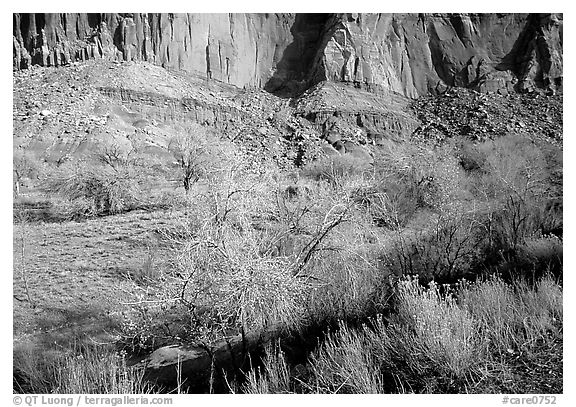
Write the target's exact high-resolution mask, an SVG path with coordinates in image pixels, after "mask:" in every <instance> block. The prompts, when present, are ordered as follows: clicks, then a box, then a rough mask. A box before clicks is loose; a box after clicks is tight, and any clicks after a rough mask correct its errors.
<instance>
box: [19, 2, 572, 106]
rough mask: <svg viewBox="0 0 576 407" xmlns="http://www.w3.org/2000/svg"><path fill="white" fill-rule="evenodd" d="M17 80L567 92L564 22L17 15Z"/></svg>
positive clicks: (536, 18)
mask: <svg viewBox="0 0 576 407" xmlns="http://www.w3.org/2000/svg"><path fill="white" fill-rule="evenodd" d="M13 25H14V27H13V28H14V34H13V35H14V38H13V43H14V48H13V67H14V69H26V68H29V67H30V66H31V65H42V66H60V65H64V64H67V63H70V62H73V61H78V60H85V59H90V58H107V59H113V60H124V61H133V60H144V61H150V62H153V63H155V64H158V65H161V66H163V67H166V68H170V69H177V70H184V71H188V72H194V73H199V74H201V75H203V76H205V77H206V78H207V79H208V80H210V79H213V80H218V81H222V82H225V83H230V84H233V85H236V86H239V87H263V88H265V89H266V90H268V91H270V92H274V93H277V94H281V95H282V94H284V95H287V96H292V95H295V94H298V93H300V92H302V91H304V90H306V89H308V88H310V87H311V86H313V85H314V84H316V83H318V82H321V81H324V80H327V81H335V82H346V83H350V84H353V85H355V86H356V87H361V88H364V89H367V90H373V91H392V92H397V93H400V94H402V95H405V96H408V97H418V96H420V95H424V94H428V93H431V92H432V93H434V92H442V91H444V90H445V89H446V88H447V87H449V86H463V87H470V88H473V89H476V90H478V91H481V92H500V93H506V92H510V91H512V90H517V91H530V90H532V89H533V88H535V87H540V88H546V89H549V90H550V91H556V90H558V89H561V87H562V15H561V14H560V15H556V14H296V15H294V14H172V13H164V14H154V13H124V14H105V13H104V14H57V13H53V14H18V13H16V14H14V15H13Z"/></svg>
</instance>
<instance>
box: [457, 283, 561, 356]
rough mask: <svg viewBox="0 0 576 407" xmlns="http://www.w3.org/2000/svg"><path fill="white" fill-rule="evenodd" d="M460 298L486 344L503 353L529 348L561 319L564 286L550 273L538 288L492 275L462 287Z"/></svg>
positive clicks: (538, 284) (537, 285) (552, 329)
mask: <svg viewBox="0 0 576 407" xmlns="http://www.w3.org/2000/svg"><path fill="white" fill-rule="evenodd" d="M458 298H459V303H460V306H461V307H463V308H465V309H467V310H468V311H469V312H470V313H471V314H472V315H473V316H474V318H475V319H476V320H478V321H479V324H480V326H479V329H480V331H481V334H482V337H483V338H484V340H485V342H484V343H485V344H486V346H488V347H489V349H491V350H492V351H498V352H500V353H503V352H508V351H510V350H512V351H515V350H518V349H529V348H530V346H531V345H533V344H534V343H535V342H536V341H538V340H539V339H543V338H545V337H546V334H547V332H551V331H553V332H555V331H556V327H557V326H558V322H560V321H562V315H563V311H562V289H561V287H560V286H559V285H558V284H557V283H556V282H555V281H554V280H553V279H552V277H551V276H549V275H547V276H545V277H544V278H542V279H540V280H539V281H538V282H537V283H536V285H535V287H530V286H529V285H528V283H526V282H525V281H523V280H518V281H516V282H515V283H514V284H512V285H511V284H507V283H505V282H504V281H503V280H502V279H501V278H498V277H493V278H490V279H488V280H486V281H484V282H482V283H474V284H471V285H469V286H463V287H461V288H460V289H459V291H458Z"/></svg>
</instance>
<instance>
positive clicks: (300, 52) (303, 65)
mask: <svg viewBox="0 0 576 407" xmlns="http://www.w3.org/2000/svg"><path fill="white" fill-rule="evenodd" d="M332 18H333V16H332V14H319V13H315V14H298V15H296V19H295V21H294V24H293V25H292V27H291V28H290V32H291V34H292V37H293V41H292V43H290V44H289V45H288V46H287V47H286V49H285V50H284V52H283V53H282V57H281V58H280V61H278V64H277V65H276V71H275V73H274V75H273V76H272V77H271V78H270V79H269V80H268V82H266V85H264V90H266V91H267V92H270V93H272V94H274V95H276V96H279V97H282V98H291V97H294V96H296V95H298V94H300V93H302V92H303V91H304V90H306V89H307V88H308V87H309V86H310V85H311V80H310V78H311V76H312V74H313V72H312V71H313V70H314V67H315V63H314V62H315V61H316V59H317V55H318V52H319V49H320V47H322V42H323V37H324V35H323V34H324V33H325V32H326V27H327V25H328V23H329V22H330V21H331V20H332ZM323 45H324V46H325V44H323ZM322 48H323V47H322Z"/></svg>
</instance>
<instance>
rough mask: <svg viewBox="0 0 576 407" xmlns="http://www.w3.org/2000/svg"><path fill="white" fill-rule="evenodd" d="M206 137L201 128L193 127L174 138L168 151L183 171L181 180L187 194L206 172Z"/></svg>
mask: <svg viewBox="0 0 576 407" xmlns="http://www.w3.org/2000/svg"><path fill="white" fill-rule="evenodd" d="M205 136H206V135H205V133H204V130H203V129H202V128H201V127H200V126H197V127H192V128H189V129H186V131H184V132H182V133H180V134H178V135H177V136H175V137H173V138H172V139H171V140H170V143H169V145H168V150H169V151H170V153H171V154H172V156H173V157H174V158H175V159H176V161H177V162H178V165H179V166H180V168H181V170H182V172H181V173H180V180H181V181H182V186H183V187H184V190H185V191H186V193H188V191H190V187H191V185H192V184H193V183H195V182H196V181H198V180H199V179H200V177H201V176H202V174H203V172H204V168H205V164H206V158H207V142H206V137H205Z"/></svg>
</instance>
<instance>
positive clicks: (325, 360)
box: [308, 326, 385, 393]
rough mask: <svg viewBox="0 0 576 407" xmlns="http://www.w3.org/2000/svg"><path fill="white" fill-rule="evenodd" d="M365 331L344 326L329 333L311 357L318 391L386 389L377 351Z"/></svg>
mask: <svg viewBox="0 0 576 407" xmlns="http://www.w3.org/2000/svg"><path fill="white" fill-rule="evenodd" d="M368 341H369V339H368V337H367V334H366V331H365V330H361V331H355V330H352V329H349V328H346V327H344V326H343V327H342V328H341V329H340V330H339V331H338V332H337V333H335V334H330V335H328V336H327V338H326V341H325V342H324V343H323V344H322V345H321V346H320V348H319V350H318V352H317V353H316V354H314V355H312V357H311V358H310V365H311V371H312V375H313V379H312V380H311V381H310V383H309V384H308V385H309V388H310V389H311V390H312V391H313V392H315V393H384V392H385V391H384V383H383V377H382V374H381V371H380V366H379V361H378V360H377V359H376V355H375V354H374V353H373V352H371V351H370V347H369V345H370V344H369V342H368Z"/></svg>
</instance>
